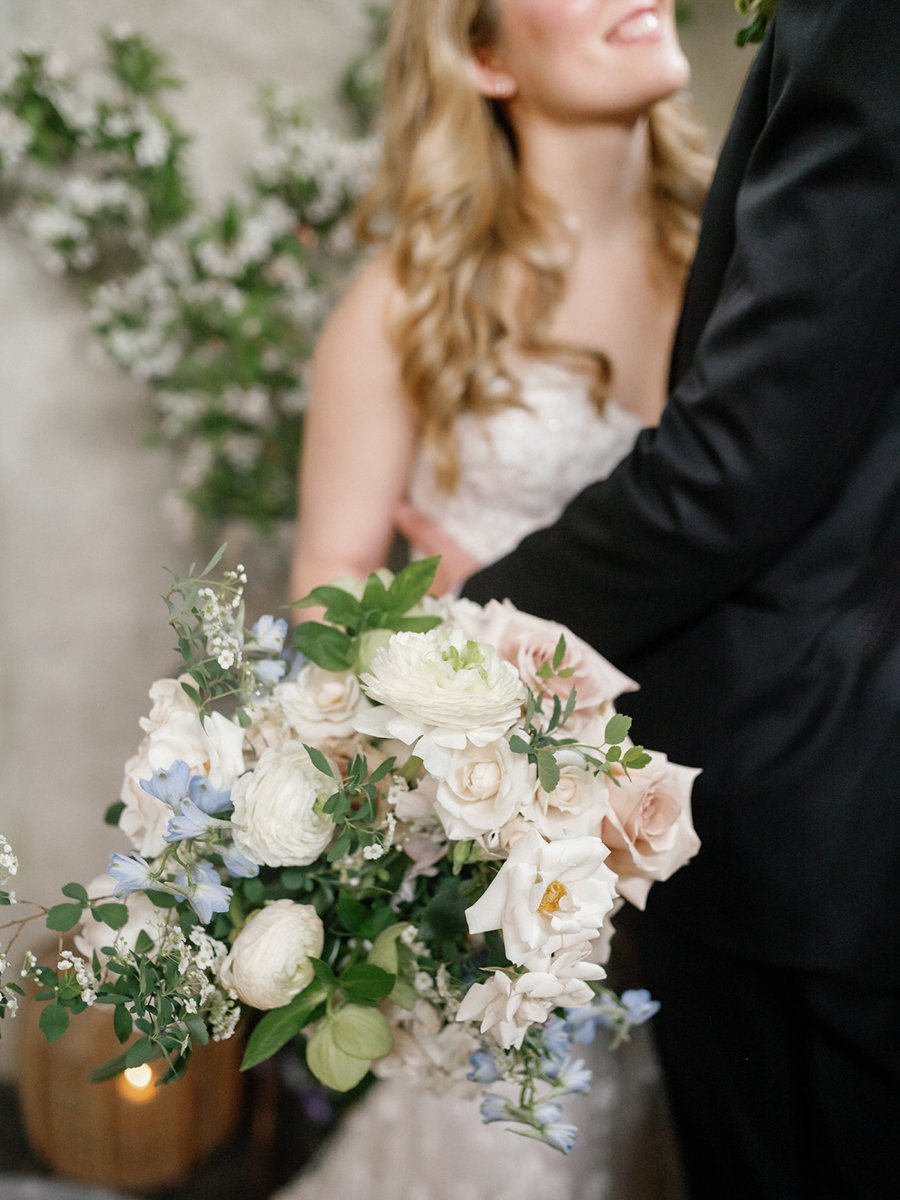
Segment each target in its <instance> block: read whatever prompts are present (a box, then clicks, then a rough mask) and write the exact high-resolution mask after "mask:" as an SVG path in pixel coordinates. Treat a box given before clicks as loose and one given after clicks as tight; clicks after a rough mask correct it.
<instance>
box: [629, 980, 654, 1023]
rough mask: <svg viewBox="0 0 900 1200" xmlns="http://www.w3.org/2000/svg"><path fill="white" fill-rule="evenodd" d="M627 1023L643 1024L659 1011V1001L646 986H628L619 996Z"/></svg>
mask: <svg viewBox="0 0 900 1200" xmlns="http://www.w3.org/2000/svg"><path fill="white" fill-rule="evenodd" d="M619 999H620V1001H621V1003H622V1008H623V1009H624V1010H625V1014H626V1016H627V1017H628V1023H629V1025H643V1024H644V1022H645V1021H649V1020H650V1018H651V1017H655V1016H656V1014H657V1013H658V1012H659V1009H660V1003H659V1001H658V1000H654V999H653V998H652V997H651V995H650V993H649V992H648V991H647V989H646V988H630V989H629V990H628V991H626V992H623V993H622V995H621V996H620V997H619Z"/></svg>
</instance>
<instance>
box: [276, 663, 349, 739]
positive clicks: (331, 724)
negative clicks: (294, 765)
mask: <svg viewBox="0 0 900 1200" xmlns="http://www.w3.org/2000/svg"><path fill="white" fill-rule="evenodd" d="M273 699H274V702H275V704H276V705H277V706H278V708H279V709H280V710H281V712H282V713H283V714H284V718H285V720H286V721H287V723H288V725H290V727H291V729H292V730H293V731H294V736H295V737H297V738H300V739H301V740H302V741H304V742H314V743H316V744H319V743H320V742H322V741H325V740H329V739H332V738H346V737H349V736H350V735H351V734H352V733H353V732H354V730H353V719H354V717H355V716H356V714H357V713H358V712H359V710H360V709H361V708H363V707H366V708H367V707H368V705H367V703H366V698H365V696H364V695H363V694H362V689H361V688H360V686H359V681H358V679H357V678H356V676H355V675H354V674H353V672H352V671H326V670H324V668H322V667H317V666H316V665H315V663H307V665H306V666H305V667H303V669H302V670H301V671H300V674H299V675H298V676H297V678H296V680H291V681H290V682H288V683H280V684H279V685H278V686H277V687H276V688H275V691H274V693H273Z"/></svg>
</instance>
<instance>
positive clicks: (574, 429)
mask: <svg viewBox="0 0 900 1200" xmlns="http://www.w3.org/2000/svg"><path fill="white" fill-rule="evenodd" d="M519 379H520V381H521V388H522V394H521V398H522V402H523V403H522V405H516V406H512V407H509V408H502V409H500V410H499V411H497V412H494V413H491V414H490V415H488V416H479V415H476V414H474V413H464V414H463V415H462V416H461V417H460V418H459V421H458V425H457V429H458V436H459V456H460V459H459V466H460V472H459V483H458V485H457V487H456V489H455V490H454V491H453V492H451V493H448V492H445V491H442V490H441V488H440V487H439V486H438V484H437V481H436V479H435V476H434V471H433V469H432V466H431V462H430V459H429V456H428V454H427V451H425V450H422V451H420V452H419V454H418V457H417V458H416V461H415V464H414V467H413V474H412V481H411V484H410V500H411V501H412V503H413V505H414V506H415V507H416V508H417V509H418V510H419V511H420V512H422V513H424V514H425V515H426V516H429V517H431V518H432V519H433V520H435V521H436V522H437V524H439V525H440V526H441V528H442V529H444V530H446V532H447V533H449V534H450V535H451V536H452V537H453V539H454V540H455V541H456V542H458V544H459V545H460V546H462V547H463V548H464V549H465V550H468V551H469V553H470V554H472V555H474V557H475V558H477V559H478V560H479V561H480V562H492V561H493V560H495V559H497V558H502V557H503V555H504V554H506V553H507V552H508V551H510V550H512V549H514V548H515V546H517V545H518V543H519V542H520V541H521V540H522V538H523V537H525V536H526V535H527V534H529V533H531V532H533V531H534V530H535V529H540V528H541V527H542V526H544V525H551V524H552V523H553V522H554V521H555V520H556V518H557V517H558V516H559V515H560V513H561V512H562V510H563V509H564V508H565V506H566V504H567V503H568V502H569V501H570V500H571V499H572V498H573V497H574V496H576V495H577V494H578V492H580V491H581V489H582V488H584V487H586V486H587V484H589V483H591V482H593V481H594V480H596V479H602V478H603V477H604V476H606V475H608V474H609V473H610V471H612V469H613V468H614V467H615V466H616V464H617V463H618V462H619V461H620V460H621V459H622V458H624V457H625V455H626V454H627V453H628V451H629V450H630V449H631V447H632V445H633V444H634V440H635V438H636V437H637V435H638V433H639V431H640V429H641V423H640V421H639V420H638V418H637V417H635V416H633V415H632V414H631V413H629V412H626V411H625V409H623V408H620V407H619V406H618V405H617V404H616V403H615V402H613V401H610V402H609V403H608V404H607V405H606V407H605V409H604V411H603V413H602V414H598V412H597V409H596V408H595V406H594V404H593V402H592V400H591V397H590V394H589V384H588V380H587V379H586V378H585V377H584V376H583V375H581V374H577V373H576V372H574V371H571V370H569V369H568V368H566V367H563V366H560V365H558V364H556V363H553V362H549V361H544V360H536V359H530V360H528V362H527V363H526V364H524V365H523V366H522V367H521V369H520V370H519Z"/></svg>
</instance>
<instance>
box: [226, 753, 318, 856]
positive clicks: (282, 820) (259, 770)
mask: <svg viewBox="0 0 900 1200" xmlns="http://www.w3.org/2000/svg"><path fill="white" fill-rule="evenodd" d="M335 787H336V783H335V780H334V779H331V778H330V777H329V776H327V775H323V774H322V772H321V771H319V770H318V769H317V768H316V767H315V766H313V763H312V761H311V759H310V757H309V755H308V754H307V752H306V751H305V750H304V749H303V747H302V746H301V745H300V743H299V742H289V743H288V744H287V745H285V746H282V747H281V749H278V750H267V751H266V752H265V753H264V754H263V756H262V758H261V759H260V760H259V762H258V764H257V766H256V768H255V770H253V771H250V772H248V773H247V774H246V775H242V776H241V777H240V779H239V780H238V781H237V783H236V784H235V785H234V787H233V789H232V793H231V799H232V803H233V804H234V815H233V816H232V818H231V821H232V826H233V829H234V844H235V846H237V848H238V850H240V851H241V853H242V854H246V856H247V857H248V858H249V859H250V860H251V861H252V862H255V863H259V864H260V866H263V865H264V866H267V867H289V866H290V867H306V866H309V864H310V863H313V862H315V861H316V859H317V858H318V857H319V855H320V854H321V853H322V851H323V850H324V849H325V848H326V847H327V846H328V843H329V842H330V841H331V838H332V834H333V833H334V822H333V821H332V819H331V817H330V816H328V814H327V813H321V812H318V811H317V810H316V802H317V801H318V800H319V799H321V798H322V797H325V796H330V795H331V793H332V792H333V791H334V790H335Z"/></svg>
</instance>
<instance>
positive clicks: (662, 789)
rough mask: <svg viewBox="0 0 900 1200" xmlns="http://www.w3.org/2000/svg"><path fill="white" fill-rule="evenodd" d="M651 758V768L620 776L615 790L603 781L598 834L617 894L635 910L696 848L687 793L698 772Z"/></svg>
mask: <svg viewBox="0 0 900 1200" xmlns="http://www.w3.org/2000/svg"><path fill="white" fill-rule="evenodd" d="M650 753H651V754H652V756H653V760H652V762H651V763H650V765H649V766H648V767H645V768H644V769H643V770H642V771H635V772H633V773H632V777H631V779H626V778H625V777H624V775H620V776H619V786H618V787H617V786H616V785H615V784H614V783H613V782H612V781H608V784H607V791H608V796H609V811H608V812H607V814H606V816H605V817H604V818H603V824H602V827H601V831H600V836H601V838H602V839H603V841H604V842H605V844H606V845H607V846H608V847H609V858H608V859H607V860H606V862H607V866H609V867H610V869H611V870H613V871H615V873H616V875H617V876H618V883H617V885H616V887H617V890H618V892H619V894H620V895H622V896H624V897H625V899H626V900H629V901H630V902H631V903H632V904H634V905H635V906H636V907H637V908H643V907H644V905H645V904H646V903H647V894H648V893H649V891H650V888H651V886H652V884H654V883H656V882H657V881H658V880H663V879H668V878H669V876H670V875H673V874H674V873H675V872H676V871H677V870H678V868H679V867H682V866H684V864H685V863H686V862H688V860H689V859H691V858H693V857H694V855H695V854H696V853H697V851H698V850H699V849H700V839H699V838H698V837H697V834H696V833H695V831H694V826H693V823H692V821H691V788H692V787H693V783H694V780H695V779H696V778H697V776H698V775H699V774H700V772H699V771H698V770H697V769H696V768H694V767H682V766H679V765H678V763H672V762H669V761H668V759H667V758H666V756H665V755H664V754H660V753H657V752H655V751H651V752H650Z"/></svg>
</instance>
